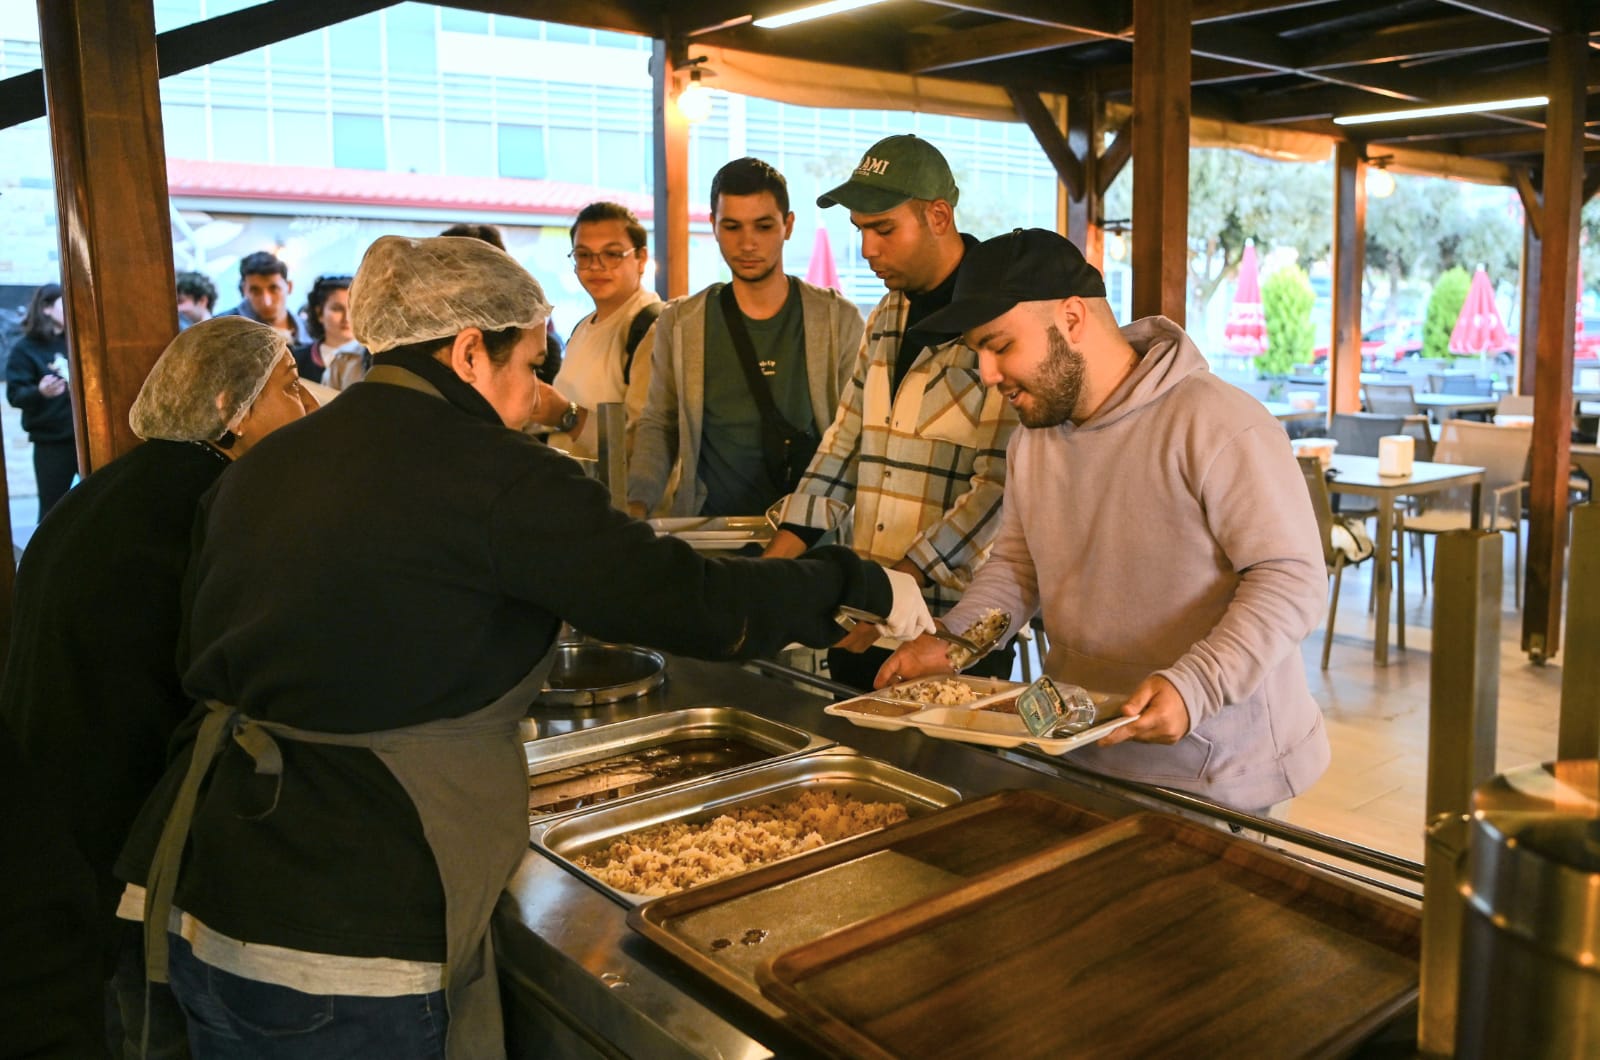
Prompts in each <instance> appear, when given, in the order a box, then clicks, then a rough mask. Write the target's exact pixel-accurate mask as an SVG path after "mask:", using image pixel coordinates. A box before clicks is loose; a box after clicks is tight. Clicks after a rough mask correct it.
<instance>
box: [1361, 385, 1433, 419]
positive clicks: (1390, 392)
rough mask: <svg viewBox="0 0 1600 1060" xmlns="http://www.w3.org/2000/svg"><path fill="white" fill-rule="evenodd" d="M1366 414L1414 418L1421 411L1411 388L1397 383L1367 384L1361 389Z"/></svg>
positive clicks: (1414, 392)
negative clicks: (1373, 413)
mask: <svg viewBox="0 0 1600 1060" xmlns="http://www.w3.org/2000/svg"><path fill="white" fill-rule="evenodd" d="M1361 391H1362V396H1363V397H1364V398H1365V399H1366V406H1367V411H1368V412H1375V413H1377V414H1379V415H1382V416H1415V415H1417V414H1418V413H1420V412H1421V411H1422V409H1421V407H1420V406H1418V405H1417V392H1416V390H1415V389H1414V388H1413V387H1410V386H1407V385H1402V384H1399V383H1367V384H1365V385H1364V386H1362V388H1361Z"/></svg>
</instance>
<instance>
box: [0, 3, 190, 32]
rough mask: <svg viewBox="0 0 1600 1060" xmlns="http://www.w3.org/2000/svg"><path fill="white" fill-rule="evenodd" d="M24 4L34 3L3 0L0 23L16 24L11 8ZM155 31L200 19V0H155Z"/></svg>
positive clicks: (0, 5)
mask: <svg viewBox="0 0 1600 1060" xmlns="http://www.w3.org/2000/svg"><path fill="white" fill-rule="evenodd" d="M24 4H26V5H27V6H28V7H30V8H31V7H33V6H34V5H33V4H32V3H30V2H29V0H5V2H4V3H0V24H3V25H5V26H7V27H11V26H16V25H18V24H19V23H18V20H17V19H16V18H15V17H13V14H12V11H11V9H12V8H20V7H22V6H23V5H24ZM155 12H156V32H157V33H165V32H166V31H167V30H169V29H177V28H178V27H179V26H187V25H190V24H191V23H194V22H199V21H200V0H156V2H155Z"/></svg>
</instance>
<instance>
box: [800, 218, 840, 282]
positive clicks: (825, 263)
mask: <svg viewBox="0 0 1600 1060" xmlns="http://www.w3.org/2000/svg"><path fill="white" fill-rule="evenodd" d="M806 282H807V283H809V284H811V285H812V286H813V287H832V288H833V289H834V290H835V291H838V292H839V293H840V294H843V293H844V288H843V287H842V286H840V284H839V269H838V266H836V265H834V263H833V247H832V246H831V245H830V244H829V243H828V230H827V229H826V228H822V227H820V226H819V227H818V228H817V238H816V239H815V240H813V241H812V243H811V267H810V268H808V269H807V270H806Z"/></svg>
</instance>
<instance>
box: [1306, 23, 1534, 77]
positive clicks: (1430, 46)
mask: <svg viewBox="0 0 1600 1060" xmlns="http://www.w3.org/2000/svg"><path fill="white" fill-rule="evenodd" d="M1544 39H1545V34H1543V33H1541V32H1540V31H1538V30H1534V29H1525V28H1521V29H1519V28H1518V27H1513V26H1507V25H1506V24H1505V23H1503V22H1495V21H1492V20H1490V19H1485V18H1482V17H1480V16H1478V15H1475V14H1461V15H1450V16H1447V17H1445V18H1433V19H1427V20H1425V21H1418V22H1409V23H1406V24H1405V25H1400V26H1379V27H1377V28H1376V29H1373V30H1370V31H1368V32H1365V33H1361V34H1358V35H1352V36H1347V37H1336V38H1334V39H1333V41H1331V42H1329V43H1322V42H1320V41H1319V42H1318V43H1317V44H1315V45H1313V46H1311V47H1310V48H1309V49H1308V50H1307V52H1306V53H1305V55H1304V56H1303V57H1302V63H1303V65H1304V66H1305V68H1306V69H1308V70H1329V69H1333V68H1335V67H1340V66H1361V65H1366V64H1368V63H1390V62H1400V61H1402V60H1407V59H1421V58H1426V57H1431V56H1436V55H1448V56H1466V55H1470V54H1472V53H1473V52H1477V51H1484V50H1491V51H1492V50H1494V49H1497V48H1504V47H1506V46H1507V45H1511V44H1525V43H1529V42H1533V41H1543V40H1544Z"/></svg>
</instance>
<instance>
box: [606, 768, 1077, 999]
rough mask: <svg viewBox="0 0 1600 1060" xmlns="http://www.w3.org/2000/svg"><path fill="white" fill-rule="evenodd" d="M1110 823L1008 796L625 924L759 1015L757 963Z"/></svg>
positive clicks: (1024, 796)
mask: <svg viewBox="0 0 1600 1060" xmlns="http://www.w3.org/2000/svg"><path fill="white" fill-rule="evenodd" d="M1105 823H1106V819H1105V818H1103V817H1100V816H1099V815H1097V814H1094V813H1091V812H1089V811H1088V810H1084V809H1080V808H1079V807H1076V806H1073V805H1072V804H1070V803H1067V802H1064V801H1062V800H1061V799H1058V798H1056V797H1054V796H1051V795H1045V794H1043V793H1041V792H1037V791H1002V792H998V793H996V794H994V795H990V796H987V797H985V798H982V799H977V800H975V801H973V802H964V803H961V804H959V805H957V806H952V807H950V808H948V809H944V810H939V811H937V812H935V813H931V814H928V815H927V816H926V817H921V818H918V819H916V820H913V821H907V822H905V823H903V824H900V825H896V826H895V827H893V828H887V829H884V830H882V831H878V832H872V833H869V834H867V835H863V836H857V837H855V838H854V839H847V840H845V841H844V842H842V843H836V844H834V845H833V846H831V847H828V848H826V849H823V850H815V851H811V852H809V853H806V854H801V855H800V856H799V857H794V858H790V859H789V860H787V861H780V862H777V863H776V864H772V865H764V866H762V867H761V868H758V869H752V870H751V871H749V872H745V873H741V874H740V875H738V876H733V877H730V878H728V879H725V880H717V881H716V882H715V883H708V884H705V885H703V886H700V887H695V888H693V889H691V890H688V891H682V892H680V893H678V894H671V895H667V896H666V897H664V898H656V899H653V900H652V901H650V902H648V903H646V904H645V905H642V906H639V907H637V908H635V909H633V910H631V911H630V912H629V913H628V924H629V926H631V927H632V928H633V929H634V930H635V931H637V932H639V933H640V934H642V935H644V936H645V937H646V938H648V939H650V940H652V941H653V942H655V943H656V944H657V945H659V946H661V947H662V948H664V949H665V950H667V952H669V953H671V954H672V955H673V956H675V957H677V958H678V959H679V960H681V961H683V962H684V963H685V964H687V965H689V966H690V967H691V968H694V969H695V970H696V971H698V972H700V973H701V974H703V975H705V976H707V977H708V978H710V979H712V980H713V981H715V982H716V983H718V984H720V985H721V986H723V987H724V988H726V989H727V990H729V991H731V992H732V993H734V994H735V995H736V996H738V997H739V998H740V999H742V1000H744V1001H745V1002H747V1003H749V1004H750V1005H753V1006H755V1007H756V1008H757V1009H759V1010H760V1011H762V1012H764V1013H766V1014H767V1015H769V1016H771V1017H773V1018H775V1019H782V1018H783V1017H784V1011H783V1010H782V1009H781V1008H779V1007H778V1006H776V1005H774V1004H773V1003H772V1002H771V1001H768V1000H767V999H766V998H764V997H762V996H761V991H760V988H759V987H757V985H756V981H755V970H756V966H757V965H758V964H759V963H761V961H763V960H765V959H767V958H769V957H771V956H773V955H774V954H777V953H781V952H783V951H784V950H787V949H790V948H792V947H794V946H798V945H801V944H802V943H806V942H810V941H812V940H813V939H816V938H820V937H821V936H823V935H825V934H827V933H828V932H830V931H835V930H838V929H839V928H842V927H845V926H847V925H850V924H854V923H858V922H860V921H862V920H866V919H868V918H870V917H874V916H877V915H879V914H881V913H887V912H890V911H892V910H895V909H899V908H901V907H902V906H905V905H909V904H911V903H912V902H916V901H920V900H921V899H923V898H926V897H929V896H931V895H934V894H940V893H943V892H945V891H948V890H952V889H954V888H955V887H957V886H960V885H961V884H963V883H966V882H967V881H968V880H970V879H972V878H974V877H977V876H980V875H982V874H983V873H985V872H988V871H990V870H992V869H994V868H996V867H998V866H1001V865H1006V864H1010V863H1011V862H1013V861H1016V860H1017V859H1019V858H1022V857H1026V856H1028V855H1030V854H1034V853H1037V852H1039V851H1040V850H1045V849H1048V848H1050V847H1053V846H1055V845H1057V844H1059V843H1060V842H1061V841H1062V840H1064V839H1067V838H1070V837H1072V836H1075V835H1080V834H1082V833H1084V832H1087V831H1089V830H1091V829H1094V828H1097V827H1099V826H1101V825H1103V824H1105Z"/></svg>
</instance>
